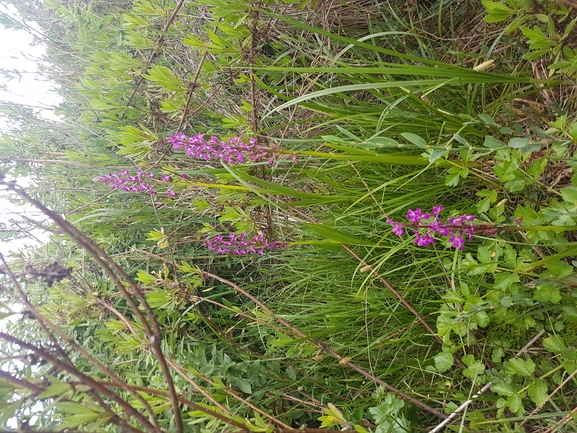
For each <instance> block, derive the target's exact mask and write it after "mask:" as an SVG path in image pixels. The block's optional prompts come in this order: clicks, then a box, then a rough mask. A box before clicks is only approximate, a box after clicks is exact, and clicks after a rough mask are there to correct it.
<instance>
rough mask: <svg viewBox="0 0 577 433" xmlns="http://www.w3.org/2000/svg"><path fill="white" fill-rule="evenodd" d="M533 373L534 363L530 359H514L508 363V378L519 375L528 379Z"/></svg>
mask: <svg viewBox="0 0 577 433" xmlns="http://www.w3.org/2000/svg"><path fill="white" fill-rule="evenodd" d="M534 372H535V363H534V362H533V361H532V360H531V359H526V360H525V359H521V358H515V359H512V360H510V361H509V364H508V365H507V373H508V374H509V375H510V376H514V375H519V376H526V377H530V376H532V375H533V373H534Z"/></svg>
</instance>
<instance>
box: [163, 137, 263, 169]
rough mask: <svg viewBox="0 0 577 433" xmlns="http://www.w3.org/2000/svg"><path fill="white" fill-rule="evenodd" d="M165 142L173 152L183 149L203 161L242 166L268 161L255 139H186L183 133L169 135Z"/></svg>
mask: <svg viewBox="0 0 577 433" xmlns="http://www.w3.org/2000/svg"><path fill="white" fill-rule="evenodd" d="M167 141H168V142H169V143H170V144H172V146H173V147H174V149H175V150H181V149H183V150H184V151H185V152H186V154H187V155H188V156H190V157H195V158H199V159H202V160H204V161H212V160H215V159H217V160H218V159H219V160H223V161H225V162H226V163H228V164H244V163H246V162H257V161H262V160H264V159H266V158H269V159H270V155H269V153H268V152H267V151H265V150H263V148H261V147H259V146H258V145H257V143H256V139H255V138H249V139H248V142H247V141H246V140H244V139H243V138H242V137H230V138H229V139H228V140H221V139H220V138H218V137H215V136H214V135H213V136H211V137H210V138H208V139H206V138H205V136H204V134H195V135H192V136H190V137H187V136H186V134H184V133H183V132H179V133H178V134H170V135H169V136H168V139H167Z"/></svg>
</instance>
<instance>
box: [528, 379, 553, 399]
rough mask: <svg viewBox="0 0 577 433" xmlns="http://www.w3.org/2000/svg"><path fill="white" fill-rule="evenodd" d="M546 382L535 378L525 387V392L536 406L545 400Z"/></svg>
mask: <svg viewBox="0 0 577 433" xmlns="http://www.w3.org/2000/svg"><path fill="white" fill-rule="evenodd" d="M547 391H548V389H547V384H546V383H545V381H544V380H542V379H535V380H534V381H533V382H531V384H530V385H529V387H528V388H527V394H529V397H530V398H531V400H532V401H533V403H535V404H536V405H537V406H540V405H541V404H543V403H544V402H545V401H546V400H547V397H548V395H547Z"/></svg>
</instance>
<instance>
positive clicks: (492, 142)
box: [483, 135, 507, 149]
mask: <svg viewBox="0 0 577 433" xmlns="http://www.w3.org/2000/svg"><path fill="white" fill-rule="evenodd" d="M483 146H485V147H488V148H489V149H502V148H504V147H507V145H506V144H505V143H503V142H502V141H499V140H497V139H496V138H493V137H491V136H490V135H487V136H486V137H485V141H484V142H483Z"/></svg>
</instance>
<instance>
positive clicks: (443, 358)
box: [435, 352, 455, 373]
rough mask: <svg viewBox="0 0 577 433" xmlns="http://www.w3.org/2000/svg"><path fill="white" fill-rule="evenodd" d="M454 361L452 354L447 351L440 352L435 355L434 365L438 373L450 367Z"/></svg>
mask: <svg viewBox="0 0 577 433" xmlns="http://www.w3.org/2000/svg"><path fill="white" fill-rule="evenodd" d="M454 362H455V358H454V357H453V354H451V353H449V352H444V353H440V354H439V355H437V356H435V367H436V368H437V371H439V372H440V373H442V372H444V371H447V370H448V369H449V368H451V367H452V366H453V363H454Z"/></svg>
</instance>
